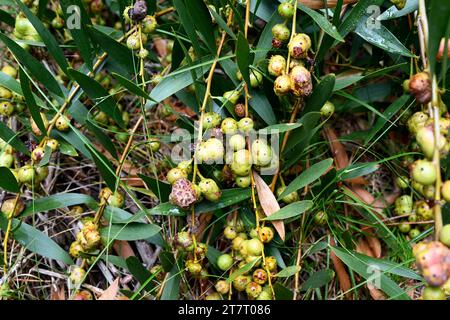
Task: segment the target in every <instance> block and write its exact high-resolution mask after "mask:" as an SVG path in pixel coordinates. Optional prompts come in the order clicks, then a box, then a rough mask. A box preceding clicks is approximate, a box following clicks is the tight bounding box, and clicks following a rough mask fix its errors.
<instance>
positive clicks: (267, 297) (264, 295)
mask: <svg viewBox="0 0 450 320" xmlns="http://www.w3.org/2000/svg"><path fill="white" fill-rule="evenodd" d="M256 300H263V301H266V300H272V293H271V292H270V291H267V290H264V289H263V291H261V293H260V295H259V296H258V298H256Z"/></svg>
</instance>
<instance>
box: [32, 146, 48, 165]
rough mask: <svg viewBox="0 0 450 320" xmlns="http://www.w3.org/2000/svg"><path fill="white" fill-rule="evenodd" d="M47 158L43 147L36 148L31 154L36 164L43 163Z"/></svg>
mask: <svg viewBox="0 0 450 320" xmlns="http://www.w3.org/2000/svg"><path fill="white" fill-rule="evenodd" d="M44 156H45V149H44V148H42V147H36V148H34V150H33V151H32V152H31V159H32V160H33V161H34V162H39V161H41V160H42V159H43V158H44Z"/></svg>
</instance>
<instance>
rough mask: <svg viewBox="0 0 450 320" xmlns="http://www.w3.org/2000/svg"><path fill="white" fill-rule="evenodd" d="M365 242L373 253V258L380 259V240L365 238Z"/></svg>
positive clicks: (370, 237)
mask: <svg viewBox="0 0 450 320" xmlns="http://www.w3.org/2000/svg"><path fill="white" fill-rule="evenodd" d="M366 241H367V244H368V245H369V247H370V250H371V251H372V253H373V256H374V258H377V259H379V258H381V253H382V251H381V243H380V240H379V239H378V238H377V237H374V236H366Z"/></svg>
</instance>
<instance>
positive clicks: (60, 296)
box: [50, 286, 66, 300]
mask: <svg viewBox="0 0 450 320" xmlns="http://www.w3.org/2000/svg"><path fill="white" fill-rule="evenodd" d="M51 290H52V292H51V293H50V300H66V293H65V291H64V286H58V287H56V288H53V286H52V289H51Z"/></svg>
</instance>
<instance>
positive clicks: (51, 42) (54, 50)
mask: <svg viewBox="0 0 450 320" xmlns="http://www.w3.org/2000/svg"><path fill="white" fill-rule="evenodd" d="M15 1H16V3H17V5H18V6H19V7H20V9H21V10H22V11H23V13H25V16H26V17H27V18H28V20H30V22H31V24H32V25H33V26H34V28H35V29H36V31H37V33H38V34H39V35H40V36H41V38H42V41H43V42H44V43H45V46H46V48H47V50H48V52H49V53H50V54H51V55H52V56H53V58H55V61H56V62H57V63H58V64H59V66H60V67H61V69H62V70H63V71H66V69H67V68H68V67H69V64H68V63H67V60H66V57H65V56H64V52H63V51H62V49H61V48H60V47H59V44H58V42H57V41H56V39H55V37H53V35H52V34H51V33H50V31H49V29H48V28H46V27H45V26H44V24H43V23H42V22H41V20H39V18H38V17H36V16H35V15H34V14H33V13H32V12H31V10H30V9H28V7H27V6H26V5H25V4H24V3H23V2H22V1H20V0H15Z"/></svg>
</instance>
